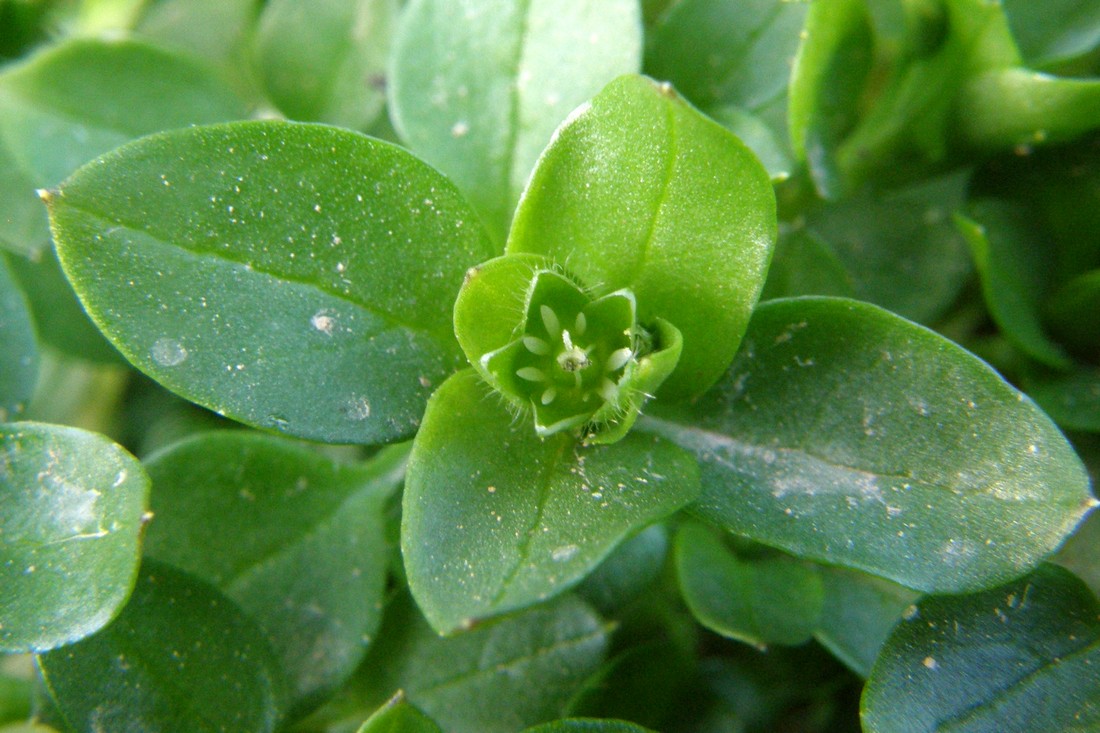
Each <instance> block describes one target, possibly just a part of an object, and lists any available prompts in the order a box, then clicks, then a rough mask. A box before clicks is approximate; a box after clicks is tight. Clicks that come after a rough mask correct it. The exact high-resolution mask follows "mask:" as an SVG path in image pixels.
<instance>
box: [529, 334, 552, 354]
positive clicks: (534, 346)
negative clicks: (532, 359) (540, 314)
mask: <svg viewBox="0 0 1100 733" xmlns="http://www.w3.org/2000/svg"><path fill="white" fill-rule="evenodd" d="M523 345H524V346H526V347H527V350H528V351H530V352H531V353H532V354H536V355H538V356H546V355H547V354H549V353H550V344H548V343H546V342H545V341H543V340H542V339H540V338H539V337H538V336H524V337H523Z"/></svg>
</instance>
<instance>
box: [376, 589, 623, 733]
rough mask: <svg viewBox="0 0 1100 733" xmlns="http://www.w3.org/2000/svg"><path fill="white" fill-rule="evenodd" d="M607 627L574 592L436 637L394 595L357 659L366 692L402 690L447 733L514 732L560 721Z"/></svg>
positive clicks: (595, 663) (600, 654) (600, 652)
mask: <svg viewBox="0 0 1100 733" xmlns="http://www.w3.org/2000/svg"><path fill="white" fill-rule="evenodd" d="M607 634H608V630H607V628H606V627H605V625H604V623H603V621H602V620H601V619H600V618H599V617H597V616H596V615H595V614H594V613H593V612H592V611H591V609H589V608H588V606H586V605H585V604H584V603H582V602H580V601H579V600H577V599H576V598H574V597H573V596H565V597H563V598H561V599H559V600H557V601H554V602H552V603H547V604H542V605H540V606H537V607H535V608H532V609H530V610H528V611H524V612H523V613H519V614H515V615H513V616H508V617H505V618H502V619H499V620H495V621H491V622H489V623H486V624H483V625H479V626H478V627H477V628H475V629H473V630H471V631H467V632H465V633H462V634H458V635H456V636H453V637H448V638H440V637H439V636H438V635H437V634H436V633H435V632H434V631H433V630H432V629H431V628H430V627H429V626H428V625H427V624H426V623H425V622H424V620H423V619H422V618H421V617H420V615H419V614H417V613H416V610H415V608H414V607H413V606H412V604H411V603H410V602H409V601H408V600H407V597H405V596H401V597H399V599H398V601H397V602H396V603H394V604H393V605H391V607H390V608H389V609H387V611H386V620H385V622H384V623H383V626H382V631H381V633H380V634H379V640H378V644H377V645H376V646H375V647H374V649H373V650H372V652H371V654H370V655H369V656H368V658H367V661H366V662H365V663H364V666H363V667H362V668H361V669H362V675H363V679H364V681H366V682H367V683H368V684H369V690H367V691H364V695H367V696H369V695H371V694H374V695H377V694H378V693H379V692H381V693H382V694H384V695H388V694H390V693H391V692H392V691H393V690H398V689H400V690H404V691H405V695H406V697H407V698H408V700H409V702H411V703H412V704H413V705H415V706H416V707H418V708H420V709H421V710H423V711H424V712H425V713H427V714H428V715H429V716H430V717H431V718H432V719H433V720H435V721H437V722H438V723H439V726H440V727H441V728H442V729H443V730H445V731H447V733H514V732H515V731H517V730H521V729H523V728H524V727H526V726H530V725H534V724H536V723H539V722H542V721H546V720H552V719H554V718H559V717H561V716H562V714H563V711H564V709H565V707H566V706H567V705H568V703H569V701H570V700H571V698H572V697H573V695H574V694H575V693H576V691H577V689H578V688H579V687H580V685H581V684H582V683H583V682H584V680H585V679H586V678H587V677H588V676H589V675H591V674H592V673H594V672H595V671H596V669H597V668H598V667H599V666H600V664H601V663H602V662H603V659H604V654H605V653H606V649H607V644H608V638H607Z"/></svg>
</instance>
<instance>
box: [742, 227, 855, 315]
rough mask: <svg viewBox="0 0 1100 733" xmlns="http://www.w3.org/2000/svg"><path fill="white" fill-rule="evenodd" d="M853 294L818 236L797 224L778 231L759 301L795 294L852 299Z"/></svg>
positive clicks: (834, 256) (848, 277) (849, 277)
mask: <svg viewBox="0 0 1100 733" xmlns="http://www.w3.org/2000/svg"><path fill="white" fill-rule="evenodd" d="M855 294H856V288H855V283H853V282H852V275H851V274H849V273H848V271H847V270H846V269H845V267H844V263H843V262H841V260H840V258H839V257H838V256H837V254H836V252H834V251H833V248H832V247H830V246H829V244H828V243H827V242H825V241H824V240H823V239H822V238H821V237H820V236H819V235H817V234H815V233H814V232H811V231H809V230H807V229H806V228H805V227H804V226H801V225H796V226H794V227H783V228H781V229H780V233H779V241H778V242H777V243H776V247H775V258H774V259H773V260H772V264H771V267H770V268H768V281H767V282H766V283H765V284H764V292H763V293H761V295H760V299H761V300H773V299H775V298H786V297H794V296H799V295H834V296H837V297H842V298H853V297H855Z"/></svg>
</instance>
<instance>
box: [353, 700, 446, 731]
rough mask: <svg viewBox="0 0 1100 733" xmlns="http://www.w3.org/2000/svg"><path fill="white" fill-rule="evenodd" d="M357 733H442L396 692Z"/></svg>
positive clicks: (429, 719) (433, 722)
mask: <svg viewBox="0 0 1100 733" xmlns="http://www.w3.org/2000/svg"><path fill="white" fill-rule="evenodd" d="M358 733H443V731H442V730H441V729H440V727H439V726H438V725H436V723H435V721H433V720H432V719H431V718H429V717H428V716H427V715H425V714H424V713H422V712H420V710H418V709H417V708H416V706H415V705H413V704H412V703H410V702H409V701H408V700H406V699H405V693H404V692H402V691H401V690H398V691H397V694H395V695H394V696H393V697H391V698H390V699H389V700H388V701H387V702H386V704H385V705H383V706H382V707H380V708H379V709H378V710H377V711H375V713H374V715H372V716H370V718H369V719H368V720H367V722H365V723H363V725H362V727H361V728H359V731H358Z"/></svg>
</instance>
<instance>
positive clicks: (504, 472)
mask: <svg viewBox="0 0 1100 733" xmlns="http://www.w3.org/2000/svg"><path fill="white" fill-rule="evenodd" d="M697 475H698V474H697V469H696V467H695V465H694V461H693V460H692V459H691V456H690V455H688V454H687V453H685V452H683V451H681V450H680V449H679V448H677V447H676V446H674V445H672V444H670V443H668V442H665V441H661V440H657V441H655V440H654V439H653V438H652V437H651V436H641V435H634V434H631V435H628V436H627V437H626V438H625V439H624V440H622V441H620V442H618V443H615V444H613V445H606V446H603V445H599V446H591V447H585V446H583V445H582V444H580V443H578V442H576V441H574V439H573V438H572V437H571V436H568V435H564V434H557V435H554V436H551V437H550V438H548V439H545V440H544V439H540V438H539V437H538V436H537V435H536V434H535V432H534V431H533V430H531V428H530V426H529V425H528V424H526V421H520V422H519V423H518V424H517V422H516V421H515V420H514V419H513V418H512V416H511V415H510V414H509V413H508V411H507V410H506V409H505V408H504V406H502V405H501V404H500V402H499V401H497V400H495V399H494V398H492V397H490V396H489V393H488V390H487V388H486V387H485V385H483V384H482V383H481V382H480V380H479V379H478V377H477V376H476V375H475V374H474V372H473V370H468V371H465V372H460V373H459V374H456V375H455V376H453V377H452V378H451V379H449V380H448V381H447V382H445V383H444V384H443V386H441V387H440V388H439V390H437V391H436V393H435V395H433V397H432V400H431V402H429V403H428V411H427V413H426V414H425V416H424V425H423V427H422V428H421V430H420V432H419V433H417V436H416V440H415V442H414V443H413V452H412V456H411V457H410V459H409V474H408V480H407V485H406V488H405V495H404V516H403V521H402V528H401V545H402V551H403V554H404V557H405V569H406V572H407V573H408V578H409V586H410V588H411V589H412V591H413V594H414V595H415V597H416V599H417V603H418V604H419V605H420V608H421V609H422V610H423V612H424V615H425V616H426V617H427V619H428V621H429V622H430V623H431V624H432V626H433V627H434V628H435V629H436V630H437V631H439V632H440V633H449V632H452V631H455V630H456V629H459V628H465V627H468V626H470V625H472V624H473V623H474V622H476V621H477V620H478V619H480V618H482V617H485V616H490V615H493V614H496V613H501V612H503V611H507V610H510V609H514V608H521V607H524V606H528V605H531V604H533V603H536V602H538V601H541V600H543V599H545V598H548V597H550V596H552V595H554V594H556V593H559V592H561V591H562V590H564V589H566V588H568V587H570V586H571V585H573V584H575V583H577V582H578V581H580V580H581V579H582V578H583V577H584V576H585V575H587V574H588V573H589V572H590V571H591V570H592V569H593V568H594V567H595V566H596V565H597V564H598V563H599V562H600V561H601V560H603V559H604V558H605V557H606V556H607V555H608V554H609V553H610V552H611V550H612V549H614V547H615V546H616V545H617V544H619V542H621V541H622V540H623V539H624V538H625V537H626V536H628V535H630V534H632V533H634V532H637V531H639V530H641V529H642V528H644V527H646V526H647V525H649V524H651V523H653V522H655V521H657V520H658V519H661V518H662V517H665V516H667V515H669V514H671V513H672V512H674V511H676V510H677V509H679V508H680V507H682V506H683V505H684V504H686V503H687V502H689V501H691V500H692V499H693V498H694V497H695V496H696V492H697V491H698V478H697Z"/></svg>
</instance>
